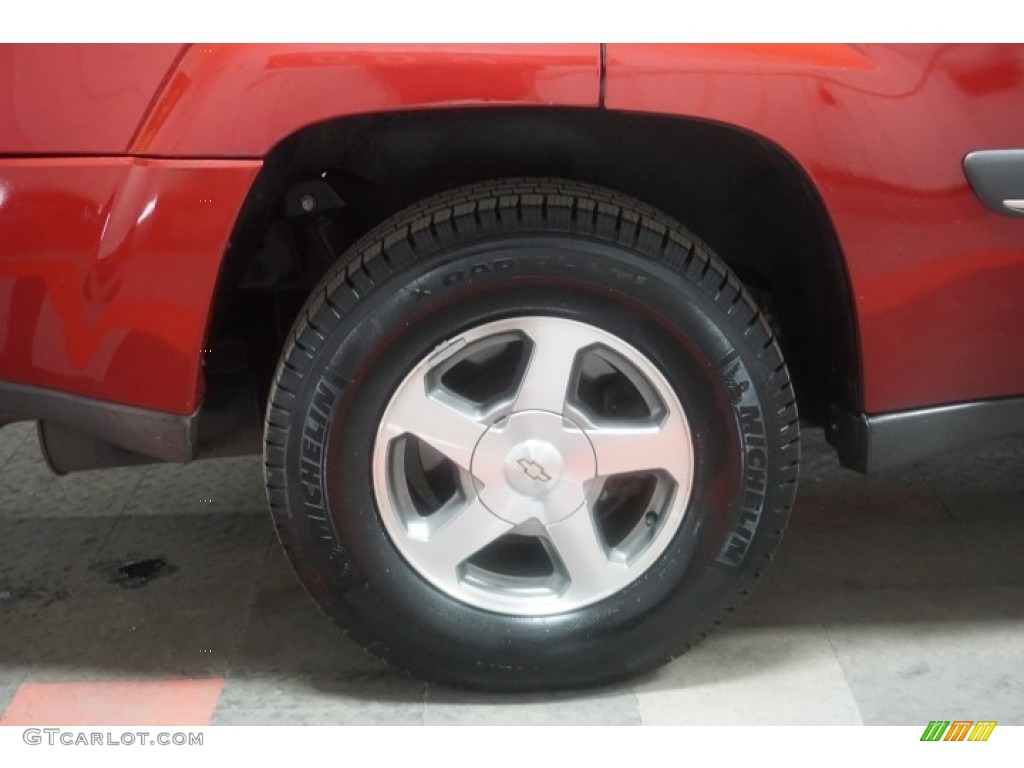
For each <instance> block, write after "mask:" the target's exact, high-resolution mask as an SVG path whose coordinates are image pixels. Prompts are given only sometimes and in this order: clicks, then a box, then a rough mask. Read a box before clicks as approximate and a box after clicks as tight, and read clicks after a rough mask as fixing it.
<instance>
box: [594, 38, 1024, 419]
mask: <svg viewBox="0 0 1024 768" xmlns="http://www.w3.org/2000/svg"><path fill="white" fill-rule="evenodd" d="M606 94H607V96H606V101H605V106H606V107H607V108H609V109H621V110H636V111H644V112H656V113H662V114H673V115H681V116H682V115H685V116H693V117H699V118H703V119H707V120H715V121H718V122H722V123H726V124H728V125H733V126H737V127H739V128H742V129H745V130H747V131H751V132H753V133H755V134H757V135H759V136H762V137H764V138H765V139H768V140H769V141H771V142H773V143H774V144H775V145H777V146H779V147H781V148H782V149H783V150H784V151H785V152H787V153H788V154H789V155H790V156H792V157H793V158H794V159H795V160H796V162H798V163H799V164H800V166H801V167H802V168H803V169H804V171H805V172H806V173H807V174H808V176H809V177H810V179H811V180H812V181H813V183H814V185H815V186H816V188H817V190H818V192H819V193H820V195H821V197H822V199H823V201H824V203H825V207H826V208H827V210H828V212H829V215H830V216H831V218H832V221H833V224H834V226H835V229H836V233H837V235H838V238H839V242H840V244H841V246H842V250H843V253H844V255H845V257H846V266H847V271H848V274H849V278H850V283H851V287H852V290H853V294H854V295H853V298H854V305H855V307H856V313H857V321H858V322H857V325H858V327H859V331H860V343H861V364H862V369H863V378H864V380H863V393H864V403H863V407H864V410H865V411H867V412H868V413H881V412H886V411H898V410H902V409H907V408H914V407H920V406H925V405H932V404H939V403H951V402H958V401H965V400H978V399H984V398H992V397H1000V396H1004V395H1014V394H1019V393H1021V392H1024V335H1022V334H1020V333H1019V331H1018V323H1019V318H1020V306H1021V298H1022V297H1024V222H1022V221H1020V220H1015V219H1011V218H1004V217H1000V216H998V215H997V214H995V213H993V212H991V211H989V210H987V209H986V208H985V207H984V206H983V205H982V204H981V203H980V202H979V201H978V200H977V199H976V198H975V196H974V194H973V193H972V191H971V188H970V186H969V185H968V183H967V179H966V177H965V176H964V171H963V167H962V161H963V158H964V156H965V155H966V154H967V153H968V152H971V151H973V150H979V149H991V148H1004V147H1019V146H1024V47H1020V46H1000V45H992V46H985V45H978V46H973V45H966V46H964V45H903V46H888V45H870V46H836V45H813V46H800V45H775V46H757V45H754V46H718V45H696V46H674V45H673V46H652V45H609V46H608V75H607V84H606Z"/></svg>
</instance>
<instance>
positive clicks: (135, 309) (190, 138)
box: [0, 44, 1024, 413]
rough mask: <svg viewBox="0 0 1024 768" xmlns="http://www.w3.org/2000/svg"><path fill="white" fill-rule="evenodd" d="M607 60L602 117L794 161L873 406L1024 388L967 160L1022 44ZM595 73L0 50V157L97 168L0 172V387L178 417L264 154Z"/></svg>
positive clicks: (540, 102) (1016, 240)
mask: <svg viewBox="0 0 1024 768" xmlns="http://www.w3.org/2000/svg"><path fill="white" fill-rule="evenodd" d="M606 64H607V70H606V71H607V77H606V82H605V89H604V90H605V96H606V97H605V107H606V108H608V109H613V110H631V111H641V112H651V113H659V114H667V115H677V116H681V117H692V118H698V119H704V120H712V121H717V122H720V123H723V124H726V125H730V126H734V127H736V128H737V129H739V130H744V131H748V132H751V133H754V134H756V135H758V136H761V137H763V138H764V139H766V140H768V141H770V142H772V143H774V144H775V145H776V146H777V147H779V148H781V149H782V151H783V152H785V153H787V154H788V155H789V156H790V157H792V158H793V160H794V162H795V163H796V164H797V165H799V166H800V167H801V168H802V169H803V170H804V171H805V172H806V174H807V176H808V178H809V179H810V181H811V182H812V183H813V185H814V186H815V187H816V190H817V192H818V193H819V194H820V196H821V198H822V200H823V202H824V204H825V206H826V209H827V212H828V214H829V216H830V217H831V219H832V221H833V223H834V225H835V228H836V231H837V234H838V237H839V240H840V243H841V246H842V249H843V253H844V255H845V258H846V262H847V267H848V272H849V276H850V281H851V285H852V290H853V293H854V302H855V307H856V311H857V316H858V322H859V331H860V341H861V349H860V354H861V357H862V366H863V374H864V378H865V380H864V393H865V402H864V407H865V410H867V411H868V412H872V413H879V412H886V411H894V410H901V409H907V408H914V407H920V406H926V405H930V404H937V403H947V402H957V401H965V400H973V399H981V398H987V397H998V396H1003V395H1013V394H1019V393H1022V392H1024V336H1022V335H1021V334H1018V333H1016V332H1015V328H1016V320H1017V307H1018V297H1020V296H1022V295H1024V222H1022V221H1020V220H1014V219H1006V218H1002V217H999V216H997V215H996V214H994V213H991V212H989V211H987V210H986V209H985V208H983V207H982V205H981V204H980V203H979V202H978V201H977V200H976V199H975V198H974V196H973V195H972V193H971V191H970V189H969V188H968V186H967V183H966V180H965V177H964V174H963V171H962V168H961V160H962V158H963V156H964V155H965V154H966V153H967V152H969V151H971V150H976V149H989V148H1000V147H1021V146H1024V128H1022V126H1024V99H1022V98H1021V94H1022V92H1024V88H1022V86H1024V49H1022V48H1021V47H1018V46H841V45H816V46H791V45H770V46H746V45H722V46H715V45H687V46H660V45H618V44H613V45H609V46H608V47H607V57H606ZM599 73H600V61H599V48H598V46H596V45H553V46H549V45H522V46H520V45H516V46H509V45H468V46H436V45H431V46H390V45H302V46H291V45H193V46H188V47H182V46H43V47H36V46H8V47H3V46H0V156H3V155H8V156H11V155H19V154H26V153H35V154H37V155H55V154H63V155H71V154H79V155H89V154H93V153H107V154H108V155H110V156H109V157H106V158H98V157H97V158H95V159H90V158H82V157H79V158H68V159H54V158H37V159H27V158H26V159H22V160H14V159H6V160H3V159H0V232H2V240H0V379H2V380H11V381H19V382H23V383H32V384H37V385H39V386H48V387H53V388H55V389H62V390H66V391H70V392H75V393H79V394H84V395H89V396H93V397H98V398H102V399H106V400H112V401H117V402H124V403H130V404H135V405H141V406H146V407H150V408H156V409H161V410H168V411H173V412H176V413H187V412H189V411H190V410H192V409H193V408H194V407H195V406H196V404H197V403H198V401H199V397H200V393H199V381H200V377H199V374H200V366H201V361H200V358H199V348H200V347H201V346H202V343H203V338H204V337H203V334H204V329H205V322H206V319H205V318H206V316H207V314H208V310H209V302H210V299H211V296H212V291H213V286H214V282H215V279H216V274H217V271H218V269H219V265H220V261H221V258H222V256H223V254H224V250H225V247H226V243H227V238H228V234H229V232H230V229H231V226H232V223H233V220H234V217H235V216H236V214H237V211H238V209H239V207H240V205H241V202H242V200H243V199H244V196H245V194H246V192H247V191H248V188H249V185H250V184H251V181H252V179H253V178H254V176H255V173H256V170H257V169H258V167H259V161H258V158H261V157H263V156H264V155H265V154H266V153H267V152H268V151H269V150H270V149H271V148H272V147H273V146H274V145H275V144H277V143H278V142H279V141H281V140H282V139H284V138H285V137H286V136H288V135H289V134H292V133H294V132H295V131H297V130H299V129H301V128H303V127H305V126H307V125H310V124H312V123H315V122H317V121H320V120H325V119H332V118H338V117H344V116H347V115H355V114H368V113H375V112H385V111H394V110H410V109H436V108H448V107H453V106H478V107H482V108H483V107H488V106H498V105H518V106H537V107H543V106H549V105H563V106H584V107H594V108H597V107H598V106H599V93H600V82H599ZM40 93H44V94H47V97H46V98H39V97H38V95H39V94H40ZM681 151H682V148H681ZM126 155H127V156H126ZM130 156H135V158H136V159H132V157H130ZM143 156H146V157H150V158H152V157H157V156H159V157H165V158H168V159H166V160H153V159H143ZM184 157H190V158H198V157H209V158H251V160H247V161H244V162H232V161H230V160H223V159H217V160H210V161H208V162H196V161H190V160H181V159H180V158H184ZM206 199H210V200H212V201H213V202H212V203H200V202H199V201H200V200H206ZM151 201H155V204H154V206H153V208H152V210H148V211H147V208H148V206H149V204H150V202H151ZM144 213H145V214H146V215H143V214H144Z"/></svg>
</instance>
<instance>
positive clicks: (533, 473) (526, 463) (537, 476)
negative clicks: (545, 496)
mask: <svg viewBox="0 0 1024 768" xmlns="http://www.w3.org/2000/svg"><path fill="white" fill-rule="evenodd" d="M517 463H518V464H519V466H520V467H522V468H523V472H525V473H526V476H527V477H529V478H530V479H531V480H537V481H539V482H542V483H546V482H547V481H548V480H550V479H551V475H549V474H548V473H547V472H545V471H544V467H542V466H541V465H540V464H538V463H537V462H536V461H530V460H529V459H519V461H518V462H517Z"/></svg>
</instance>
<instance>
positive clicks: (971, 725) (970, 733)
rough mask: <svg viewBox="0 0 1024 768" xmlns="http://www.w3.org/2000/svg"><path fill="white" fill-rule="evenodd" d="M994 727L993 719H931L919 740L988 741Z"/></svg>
mask: <svg viewBox="0 0 1024 768" xmlns="http://www.w3.org/2000/svg"><path fill="white" fill-rule="evenodd" d="M995 727H996V721H995V720H977V721H975V720H954V721H953V722H950V721H949V720H932V721H931V722H930V723H928V726H927V727H926V728H925V729H924V733H923V734H921V741H988V737H989V736H991V735H992V731H993V730H995Z"/></svg>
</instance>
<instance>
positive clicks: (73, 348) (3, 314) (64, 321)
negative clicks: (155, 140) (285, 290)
mask: <svg viewBox="0 0 1024 768" xmlns="http://www.w3.org/2000/svg"><path fill="white" fill-rule="evenodd" d="M260 165H261V163H260V162H259V161H257V160H244V161H230V160H227V161H196V160H148V159H134V158H49V159H6V160H3V159H0V232H2V233H3V239H2V242H0V379H2V380H5V381H13V382H18V383H22V384H32V385H36V386H40V387H49V388H52V389H56V390H61V391H66V392H73V393H75V394H80V395H86V396H89V397H94V398H98V399H101V400H109V401H113V402H118V403H127V404H131V405H139V406H144V407H147V408H154V409H158V410H164V411H171V412H174V413H182V414H185V413H191V412H192V411H193V410H194V409H195V408H196V406H197V397H198V394H199V385H200V383H199V372H200V370H201V359H202V352H201V347H202V339H203V335H204V333H205V328H206V320H207V315H208V312H209V305H210V301H211V299H212V292H213V285H214V282H215V280H216V276H217V272H218V270H219V268H220V262H221V257H222V256H223V253H224V247H225V243H226V242H227V239H228V235H229V234H230V232H231V228H232V226H233V225H234V222H235V218H236V216H237V215H238V210H239V206H240V204H241V201H242V200H243V199H244V197H245V194H246V192H247V191H248V189H249V187H250V186H251V184H252V180H253V178H254V177H255V175H256V173H257V171H258V170H259V168H260Z"/></svg>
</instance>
